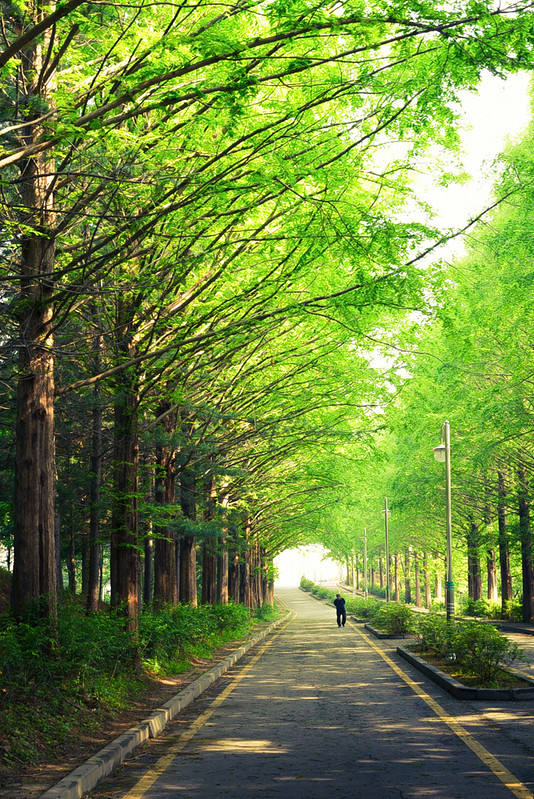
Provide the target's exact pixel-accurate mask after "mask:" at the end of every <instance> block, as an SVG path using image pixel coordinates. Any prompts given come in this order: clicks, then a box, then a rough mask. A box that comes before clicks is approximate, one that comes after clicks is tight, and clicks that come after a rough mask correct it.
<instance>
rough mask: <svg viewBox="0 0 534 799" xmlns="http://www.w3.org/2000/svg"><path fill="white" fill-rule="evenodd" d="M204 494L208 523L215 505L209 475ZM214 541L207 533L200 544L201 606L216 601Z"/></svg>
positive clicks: (212, 536)
mask: <svg viewBox="0 0 534 799" xmlns="http://www.w3.org/2000/svg"><path fill="white" fill-rule="evenodd" d="M205 494H206V507H205V510H204V521H205V522H208V523H209V522H212V521H213V519H214V518H215V508H216V504H217V492H216V489H215V477H214V475H209V477H208V479H207V480H206V483H205ZM215 541H216V539H215V536H214V535H213V534H211V533H209V532H208V534H207V535H206V538H205V539H204V542H203V544H202V593H201V602H202V604H203V605H206V604H209V605H214V604H215V602H216V601H217V552H216V548H215Z"/></svg>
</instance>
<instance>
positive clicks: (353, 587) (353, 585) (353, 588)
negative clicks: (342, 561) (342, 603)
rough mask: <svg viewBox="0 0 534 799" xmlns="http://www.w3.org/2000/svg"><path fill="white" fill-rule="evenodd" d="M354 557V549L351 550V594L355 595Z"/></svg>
mask: <svg viewBox="0 0 534 799" xmlns="http://www.w3.org/2000/svg"><path fill="white" fill-rule="evenodd" d="M355 559H356V554H355V551H354V549H353V550H352V596H356V569H355V568H354V567H355V562H354V561H355Z"/></svg>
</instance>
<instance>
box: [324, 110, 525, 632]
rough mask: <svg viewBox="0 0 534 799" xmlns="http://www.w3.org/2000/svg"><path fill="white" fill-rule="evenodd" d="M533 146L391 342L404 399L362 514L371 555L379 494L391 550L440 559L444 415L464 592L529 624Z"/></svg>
mask: <svg viewBox="0 0 534 799" xmlns="http://www.w3.org/2000/svg"><path fill="white" fill-rule="evenodd" d="M533 137H534V126H533V125H532V123H531V125H530V126H529V127H528V129H527V130H526V131H525V132H524V134H523V136H522V139H521V141H520V142H518V143H515V144H513V145H509V146H508V147H507V148H506V150H505V152H504V153H503V154H502V156H500V158H499V160H498V163H497V170H496V174H497V178H496V184H495V192H496V197H497V198H498V199H499V200H500V202H499V203H498V206H497V207H496V208H495V209H494V211H493V212H492V213H491V215H488V216H487V217H485V218H484V221H483V222H481V223H479V224H478V225H477V226H476V227H475V228H474V229H473V231H472V232H471V234H470V237H469V241H468V247H467V253H466V254H465V255H464V256H462V257H461V258H456V259H455V260H454V261H453V262H452V263H446V262H443V263H441V264H439V265H438V266H439V268H438V269H436V270H434V272H435V274H434V279H433V280H432V281H429V284H428V287H429V288H428V290H429V292H431V294H432V301H431V302H430V304H429V307H428V308H427V311H426V313H425V314H424V315H419V316H418V317H417V319H415V318H413V317H412V318H411V319H410V318H407V319H406V320H405V322H404V323H403V325H402V326H401V327H400V328H398V329H397V331H396V333H395V336H396V344H397V345H398V349H397V354H396V355H395V356H394V357H393V356H392V355H391V353H392V350H391V349H388V353H389V355H390V356H391V357H392V372H391V374H390V379H391V381H392V382H394V383H395V385H396V386H397V388H398V391H397V393H396V395H395V400H394V401H393V402H392V403H390V405H389V406H388V409H387V411H386V413H385V417H386V418H387V427H388V432H387V434H385V435H384V437H383V441H382V446H381V455H382V458H381V462H378V461H377V474H378V479H377V482H378V484H379V490H378V491H377V490H376V489H375V490H371V492H370V496H371V498H372V502H373V503H374V508H375V512H374V517H373V515H372V513H371V509H370V507H369V504H367V505H366V503H365V502H364V503H363V504H362V506H361V510H362V517H361V518H362V527H363V524H365V523H368V524H369V526H370V527H372V528H373V529H374V533H373V534H372V537H371V538H372V545H373V546H374V550H373V552H374V555H376V554H377V551H378V548H379V547H380V546H382V547H383V526H382V528H380V525H379V524H377V518H376V517H377V515H378V512H379V510H378V512H377V511H376V509H377V508H378V509H379V508H380V499H379V494H380V492H381V493H386V494H387V495H388V498H389V501H390V505H391V507H392V509H393V516H392V524H391V528H392V551H393V552H397V553H401V552H403V551H404V548H405V547H409V546H411V547H413V548H414V549H415V550H416V551H419V552H426V553H428V557H432V556H431V554H430V553H433V552H436V551H437V552H440V553H443V552H444V544H445V534H444V520H445V513H444V473H443V469H442V468H440V466H439V465H438V464H433V463H432V454H431V448H432V446H433V445H435V444H436V443H438V442H439V431H440V426H441V423H442V421H443V420H444V419H445V418H447V419H449V421H450V424H451V431H452V434H451V435H452V438H451V441H452V451H451V463H452V495H453V541H454V556H453V563H454V566H455V581H456V585H457V587H460V590H461V592H464V593H465V594H468V595H469V597H471V598H472V599H473V600H478V599H481V598H482V597H483V596H485V597H487V598H489V599H491V600H496V599H497V593H500V598H501V602H502V608H503V612H509V609H510V605H511V601H512V600H513V599H514V598H517V599H518V601H520V602H521V604H522V614H523V620H524V621H532V620H533V619H534V571H533V548H532V539H533V533H532V522H531V504H532V500H533V492H532V479H533V470H534V457H533V456H534V453H533V449H532V418H533V417H532V409H533V404H532V402H533V393H532V332H531V331H532V322H531V318H532V313H533V306H532V299H531V293H530V286H531V283H532V277H533V272H532V259H531V250H532V233H531V231H532V225H533V224H534V218H533V209H534V205H533V199H534V194H533V191H532V185H533V184H532V175H533V168H534V149H533V142H534V138H533ZM385 339H386V341H385V346H387V343H388V339H389V341H391V334H390V335H389V337H388V336H385ZM441 520H443V521H441ZM339 545H340V547H341V548H340V549H339V553H340V554H341V550H344V552H345V557H347V556H348V553H349V551H350V550H349V547H350V546H354V544H353V543H352V544H351V542H350V538H347V536H345V539H344V543H343V540H340V542H339ZM339 545H338V547H339ZM358 552H361V542H360V541H359V542H358ZM441 562H442V560H441ZM442 571H443V569H442ZM499 589H500V590H499ZM436 596H438V597H439V592H436Z"/></svg>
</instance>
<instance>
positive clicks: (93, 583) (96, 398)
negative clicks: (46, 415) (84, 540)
mask: <svg viewBox="0 0 534 799" xmlns="http://www.w3.org/2000/svg"><path fill="white" fill-rule="evenodd" d="M94 347H95V368H96V373H97V374H98V372H99V371H100V369H101V366H100V349H101V341H100V337H99V336H97V341H96V342H95V345H94ZM100 398H101V387H100V383H99V382H97V383H95V385H94V388H93V409H92V412H91V417H92V418H91V427H92V429H91V467H90V472H91V479H90V486H89V543H88V549H89V552H88V572H89V573H88V578H87V610H88V611H89V612H91V613H96V611H97V610H98V597H99V583H100V492H101V488H102V406H101V399H100Z"/></svg>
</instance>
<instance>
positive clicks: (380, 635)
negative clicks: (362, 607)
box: [364, 624, 414, 640]
mask: <svg viewBox="0 0 534 799" xmlns="http://www.w3.org/2000/svg"><path fill="white" fill-rule="evenodd" d="M364 627H365V629H366V630H368V631H369V632H370V633H372V634H373V635H374V637H375V638H387V639H395V640H399V639H400V638H413V637H414V636H413V635H412V633H383V632H380V630H376V629H375V628H374V627H372V626H371V625H370V624H364Z"/></svg>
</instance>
